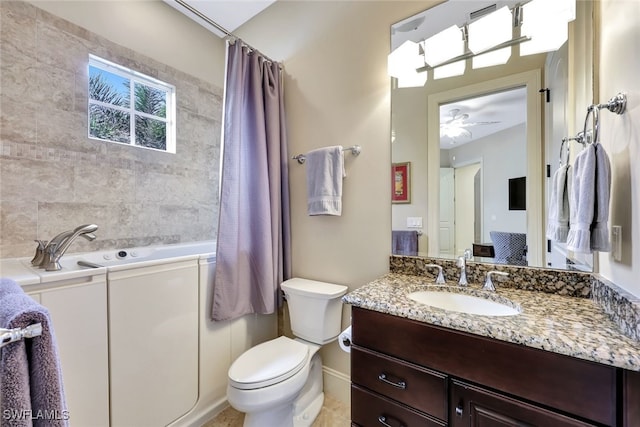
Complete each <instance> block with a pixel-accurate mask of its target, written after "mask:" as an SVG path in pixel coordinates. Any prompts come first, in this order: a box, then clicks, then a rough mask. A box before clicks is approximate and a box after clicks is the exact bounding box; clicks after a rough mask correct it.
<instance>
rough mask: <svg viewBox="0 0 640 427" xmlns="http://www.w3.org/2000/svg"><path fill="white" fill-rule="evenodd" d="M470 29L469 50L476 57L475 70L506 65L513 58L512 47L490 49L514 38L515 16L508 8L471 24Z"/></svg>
mask: <svg viewBox="0 0 640 427" xmlns="http://www.w3.org/2000/svg"><path fill="white" fill-rule="evenodd" d="M468 28H469V41H468V43H469V50H470V51H471V52H473V53H474V54H475V55H478V56H474V58H473V68H481V67H490V66H492V65H500V64H505V63H506V62H507V61H508V60H509V58H510V57H511V47H505V48H501V49H497V50H494V51H492V52H489V53H483V52H487V51H488V50H489V49H491V48H494V47H496V46H498V45H501V44H502V43H505V42H508V41H509V40H511V37H512V36H513V16H512V15H511V11H510V10H509V8H508V7H507V6H503V7H501V8H500V9H498V10H496V11H495V12H493V13H490V14H489V15H486V16H483V17H482V18H479V19H478V20H476V21H474V22H471V23H470V24H469V26H468Z"/></svg>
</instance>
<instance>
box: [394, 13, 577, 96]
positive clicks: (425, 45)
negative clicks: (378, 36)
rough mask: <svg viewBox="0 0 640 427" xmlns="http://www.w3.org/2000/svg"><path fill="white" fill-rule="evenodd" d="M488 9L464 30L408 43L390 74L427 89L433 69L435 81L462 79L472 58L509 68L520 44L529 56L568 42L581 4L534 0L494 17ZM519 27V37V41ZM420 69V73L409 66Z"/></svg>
mask: <svg viewBox="0 0 640 427" xmlns="http://www.w3.org/2000/svg"><path fill="white" fill-rule="evenodd" d="M485 9H487V10H485ZM485 9H482V10H480V11H477V12H482V13H477V14H476V15H479V16H481V17H480V18H477V19H475V20H473V21H472V22H470V23H469V24H465V25H464V26H463V27H461V28H460V27H457V26H455V25H454V26H451V27H449V28H447V29H445V30H444V31H441V32H440V33H438V34H435V35H434V36H432V37H430V38H428V39H426V40H425V41H423V42H421V43H420V44H418V43H415V42H412V41H406V42H405V43H403V44H402V45H401V46H400V47H398V48H397V49H395V50H394V51H393V52H391V53H390V54H389V58H388V61H389V63H388V67H389V75H390V76H392V77H397V78H398V87H412V86H422V85H424V83H425V82H426V81H427V73H426V72H427V71H433V78H434V79H439V78H444V77H452V76H457V75H462V74H464V72H465V69H466V60H467V59H472V62H473V68H482V67H489V66H493V65H500V64H504V63H506V62H507V61H508V60H509V58H510V57H511V50H512V49H511V47H512V46H515V45H520V54H521V55H523V56H524V55H532V54H536V53H543V52H548V51H552V50H557V49H558V48H559V47H560V46H562V44H563V43H565V42H566V41H567V39H568V26H567V24H568V23H569V22H571V21H572V20H574V19H575V17H576V0H553V1H549V0H531V1H529V2H526V3H525V4H523V5H518V6H516V7H514V9H513V10H509V7H508V6H503V7H501V8H500V9H498V10H495V11H493V12H490V13H488V14H487V12H489V10H488V8H485ZM474 13H475V12H472V13H471V16H473V15H474ZM483 14H484V15H483ZM518 27H519V31H518ZM514 28H516V32H519V33H520V34H519V36H517V35H516V36H515V37H514ZM461 39H462V40H461ZM465 41H466V45H467V47H468V51H466V52H465V51H464V50H465V46H464V45H465ZM408 43H412V44H411V45H408ZM409 46H411V47H410V48H409ZM401 58H402V59H401ZM414 66H415V67H416V68H414V70H415V72H411V71H412V70H407V68H405V67H414Z"/></svg>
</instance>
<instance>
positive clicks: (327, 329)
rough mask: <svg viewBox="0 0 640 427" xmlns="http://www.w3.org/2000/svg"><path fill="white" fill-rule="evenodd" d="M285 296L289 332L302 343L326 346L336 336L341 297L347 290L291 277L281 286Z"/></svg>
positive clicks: (339, 323)
mask: <svg viewBox="0 0 640 427" xmlns="http://www.w3.org/2000/svg"><path fill="white" fill-rule="evenodd" d="M280 286H281V288H282V290H283V291H284V294H285V295H286V297H287V304H288V306H289V316H290V318H291V331H292V332H293V334H294V335H295V336H297V337H299V338H302V339H303V340H306V341H310V342H313V343H316V344H326V343H328V342H331V341H333V340H334V339H336V337H337V336H338V335H339V334H340V329H341V320H342V301H341V299H340V298H341V297H342V296H343V295H344V294H346V293H347V289H348V288H347V287H346V286H342V285H335V284H333V283H325V282H318V281H315V280H308V279H300V278H294V279H289V280H287V281H285V282H283V283H282V284H281V285H280Z"/></svg>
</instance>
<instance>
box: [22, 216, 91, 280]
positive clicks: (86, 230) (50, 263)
mask: <svg viewBox="0 0 640 427" xmlns="http://www.w3.org/2000/svg"><path fill="white" fill-rule="evenodd" d="M97 229H98V226H97V225H95V224H84V225H81V226H80V227H77V228H76V229H74V230H69V231H64V232H62V233H60V234H58V235H57V236H56V237H54V238H53V239H52V240H51V241H50V242H49V244H48V245H46V247H45V248H44V250H42V253H43V255H42V260H41V261H40V264H39V267H40V268H44V269H45V270H46V271H58V270H61V269H62V266H61V265H60V258H62V255H64V253H65V252H66V251H67V249H69V246H71V243H73V241H74V240H75V239H76V238H77V237H78V236H82V237H84V238H85V239H87V240H88V241H90V242H91V241H93V240H95V239H96V235H95V234H93V232H94V231H96V230H97ZM40 246H42V244H41V243H40V242H38V249H40ZM37 257H38V254H37V252H36V257H34V260H33V261H32V262H34V261H36V259H37Z"/></svg>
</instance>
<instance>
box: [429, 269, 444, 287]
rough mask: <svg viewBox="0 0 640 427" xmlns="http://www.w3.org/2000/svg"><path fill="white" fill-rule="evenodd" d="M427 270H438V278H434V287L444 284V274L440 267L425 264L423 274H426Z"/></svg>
mask: <svg viewBox="0 0 640 427" xmlns="http://www.w3.org/2000/svg"><path fill="white" fill-rule="evenodd" d="M427 268H437V269H438V277H437V278H436V285H444V284H445V280H444V274H442V266H439V265H438V264H425V266H424V269H425V272H426V269H427Z"/></svg>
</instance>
